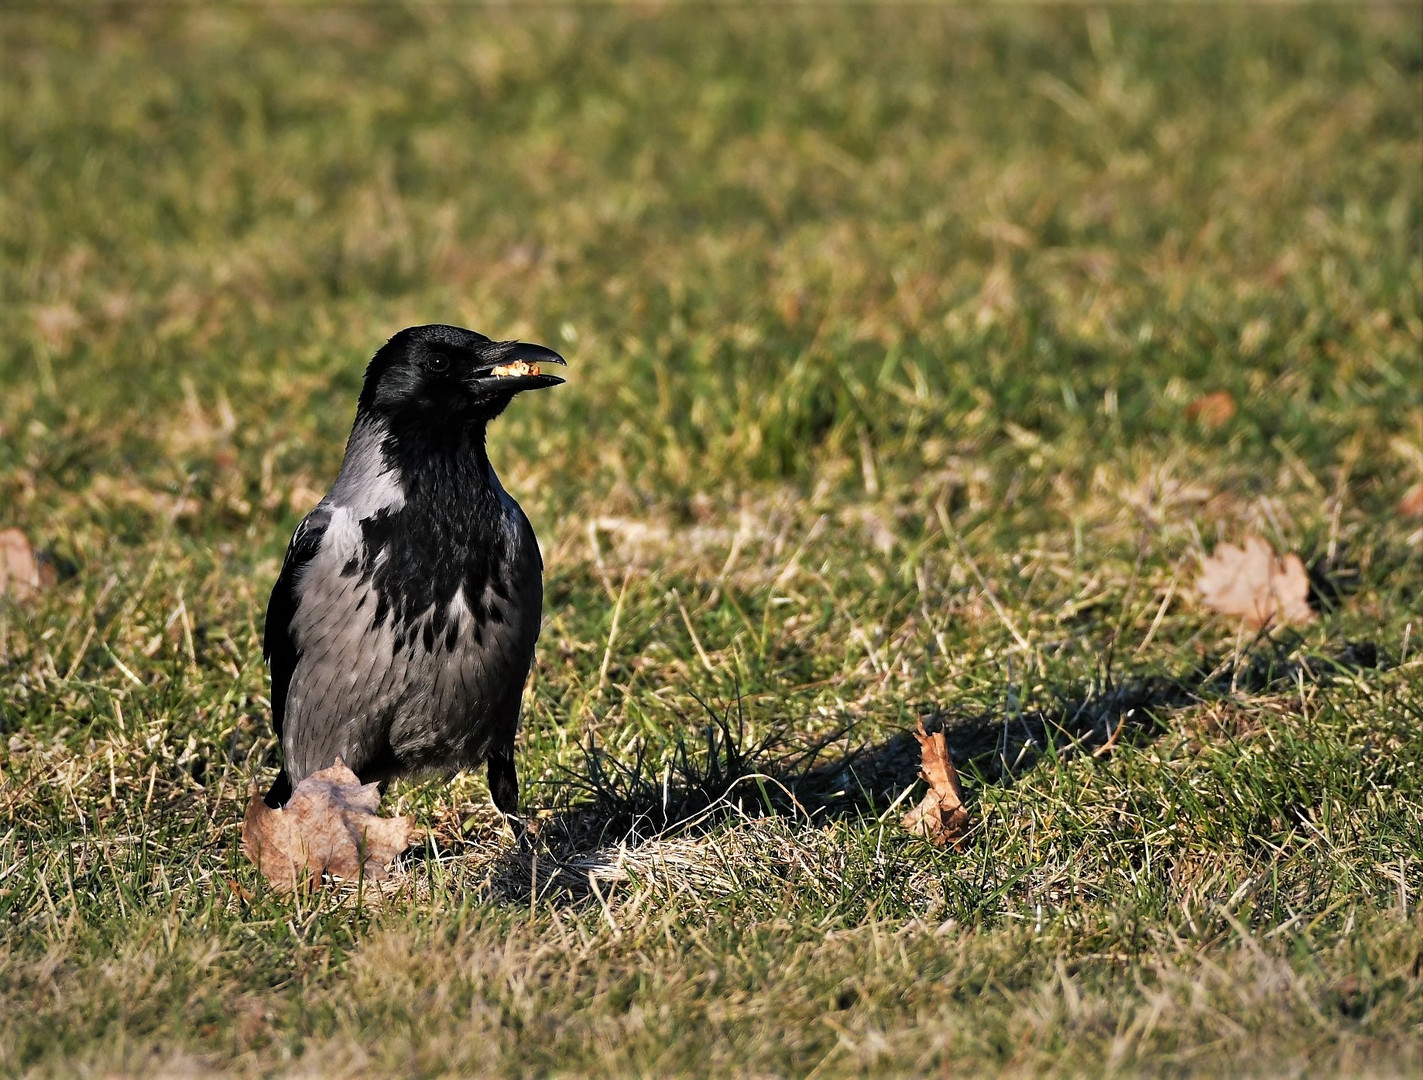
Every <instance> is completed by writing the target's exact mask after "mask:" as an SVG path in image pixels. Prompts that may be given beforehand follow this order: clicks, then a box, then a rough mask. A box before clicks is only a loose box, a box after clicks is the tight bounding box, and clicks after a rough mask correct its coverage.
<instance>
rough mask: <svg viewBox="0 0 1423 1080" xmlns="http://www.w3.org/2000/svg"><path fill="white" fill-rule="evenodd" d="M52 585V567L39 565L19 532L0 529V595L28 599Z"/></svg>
mask: <svg viewBox="0 0 1423 1080" xmlns="http://www.w3.org/2000/svg"><path fill="white" fill-rule="evenodd" d="M53 584H54V568H53V567H52V566H51V565H49V564H48V563H45V562H41V561H40V559H39V558H38V557H37V556H36V555H35V549H34V548H33V547H31V546H30V541H29V538H28V537H26V536H25V534H24V533H22V532H21V531H20V530H19V529H4V530H0V596H13V597H14V598H15V599H16V600H28V599H29V598H30V597H32V596H34V595H35V594H36V593H38V592H39V591H40V590H41V589H43V588H44V587H46V586H47V585H53Z"/></svg>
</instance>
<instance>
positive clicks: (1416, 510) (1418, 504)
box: [1398, 484, 1423, 518]
mask: <svg viewBox="0 0 1423 1080" xmlns="http://www.w3.org/2000/svg"><path fill="white" fill-rule="evenodd" d="M1398 512H1399V514H1400V515H1401V516H1403V517H1406V518H1423V484H1414V485H1413V486H1412V487H1411V488H1409V489H1408V491H1407V492H1406V493H1405V494H1404V496H1403V498H1401V499H1399V500H1398Z"/></svg>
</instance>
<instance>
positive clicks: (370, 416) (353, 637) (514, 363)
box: [262, 325, 564, 815]
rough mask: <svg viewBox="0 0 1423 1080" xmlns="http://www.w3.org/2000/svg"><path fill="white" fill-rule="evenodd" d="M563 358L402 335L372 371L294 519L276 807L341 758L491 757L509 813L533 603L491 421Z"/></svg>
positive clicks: (526, 548) (363, 775)
mask: <svg viewBox="0 0 1423 1080" xmlns="http://www.w3.org/2000/svg"><path fill="white" fill-rule="evenodd" d="M563 363H564V360H563V357H561V356H559V355H558V354H557V353H556V352H553V351H552V350H551V349H546V348H544V347H543V346H541V345H529V344H526V343H525V342H522V341H491V340H490V339H489V338H487V337H485V336H484V335H482V334H476V333H474V332H473V331H471V330H464V329H461V328H460V327H457V326H438V325H436V326H414V327H411V328H409V329H407V330H402V331H400V333H398V334H396V335H395V336H394V337H393V338H391V339H390V340H389V341H388V342H386V343H385V345H384V346H383V347H382V348H381V349H380V351H379V352H377V353H376V354H375V357H374V358H373V359H372V360H371V362H370V366H369V367H367V368H366V377H365V384H364V386H363V387H362V389H361V396H360V400H359V402H358V403H357V406H356V422H355V425H354V427H353V428H352V429H351V437H350V439H349V441H348V442H347V443H346V458H345V461H344V462H343V463H342V465H341V471H340V473H339V474H338V475H337V477H336V482H335V483H334V484H333V485H332V487H331V490H330V491H329V492H328V493H327V495H326V497H325V498H324V499H322V500H321V502H320V503H318V504H317V506H316V509H314V510H312V511H311V513H309V514H308V515H307V516H306V517H305V519H303V520H302V522H301V524H300V525H298V526H297V530H296V533H295V535H293V536H292V539H291V544H290V545H289V546H288V548H287V555H286V560H285V562H283V564H282V572H281V575H280V576H279V577H278V578H277V584H276V587H275V588H273V589H272V598H271V600H270V601H269V602H268V604H267V623H266V629H265V632H264V635H263V639H262V652H263V655H264V656H265V657H266V659H267V663H268V665H269V667H270V669H271V674H272V726H273V728H274V729H275V730H276V734H277V738H278V739H279V740H280V741H281V749H282V763H283V768H282V771H281V773H280V774H278V776H277V780H276V783H274V784H273V785H272V789H271V790H270V791H269V792H268V793H267V796H266V801H267V803H268V805H270V806H280V805H282V804H283V803H285V802H286V800H287V798H288V797H289V796H290V795H291V792H292V789H293V787H294V786H295V785H296V784H299V783H300V782H301V781H302V779H303V778H305V777H307V776H309V775H311V774H312V773H313V772H316V771H318V770H320V769H324V768H326V767H327V766H329V765H331V764H333V763H334V762H335V760H336V758H337V757H340V758H341V759H342V760H343V761H345V763H346V764H347V765H348V766H350V768H351V769H352V771H353V772H355V773H356V775H357V776H359V777H360V779H361V781H362V783H371V782H372V781H381V782H384V781H387V780H389V779H390V778H392V777H395V776H401V775H407V774H411V773H443V774H446V775H448V774H452V773H454V772H456V771H458V770H460V769H465V768H473V767H475V766H477V765H479V764H481V763H484V762H487V763H488V768H489V790H490V794H491V796H492V797H493V800H494V804H495V806H496V807H498V808H499V810H500V811H501V812H503V813H504V814H508V815H512V814H514V812H515V811H516V810H517V809H518V804H519V782H518V777H517V775H516V774H515V771H514V734H515V732H516V731H517V729H518V725H519V704H520V699H521V698H522V696H523V690H524V681H525V679H527V678H528V674H529V668H530V665H531V664H532V662H533V657H534V642H535V640H537V638H538V636H539V619H540V615H541V612H542V607H543V560H542V558H541V557H540V555H539V546H538V540H537V539H536V538H535V537H534V530H533V528H532V526H530V524H529V519H528V518H527V517H525V516H524V512H523V511H522V510H521V509H519V504H518V503H516V502H515V501H514V499H513V498H512V497H511V496H510V495H509V493H508V492H506V491H505V490H504V488H503V487H502V486H501V485H500V483H499V478H498V477H497V476H495V475H494V469H493V467H492V466H491V465H490V463H489V455H488V453H487V452H486V450H485V429H486V427H487V425H488V424H489V421H491V420H493V419H494V418H495V417H496V416H498V415H499V414H500V413H501V412H503V411H504V408H505V407H506V406H507V405H508V404H509V402H510V401H512V400H513V398H514V396H515V395H516V394H519V393H521V392H522V391H525V390H537V389H540V388H543V387H547V386H557V385H558V384H559V383H561V382H563V380H562V379H560V378H558V377H557V376H554V375H548V374H545V373H543V372H542V371H541V370H540V368H541V367H542V366H543V365H545V364H560V365H561V364H563Z"/></svg>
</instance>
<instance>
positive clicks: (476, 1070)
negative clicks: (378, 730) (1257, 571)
mask: <svg viewBox="0 0 1423 1080" xmlns="http://www.w3.org/2000/svg"><path fill="white" fill-rule="evenodd" d="M0 31H3V41H2V42H0V70H3V72H4V74H3V84H0V85H3V95H4V100H3V106H4V107H3V110H0V130H3V145H0V154H3V175H4V177H5V182H4V185H3V190H2V191H0V250H2V251H3V257H0V284H2V286H3V298H4V303H3V305H0V331H3V342H4V345H3V348H0V526H5V525H17V526H19V527H21V528H23V529H24V530H25V531H26V533H27V534H28V535H29V536H30V537H32V538H33V539H34V541H35V542H36V543H37V544H38V545H40V546H41V547H43V548H45V549H46V550H47V551H49V552H50V553H51V554H52V557H53V559H54V561H55V563H56V565H57V566H58V567H59V568H60V570H61V579H60V581H59V583H58V584H57V585H56V586H54V587H53V588H52V589H50V590H49V591H48V592H47V593H45V594H44V595H43V596H42V597H41V598H40V599H39V600H38V601H36V602H33V603H28V604H25V605H16V604H11V603H3V604H2V605H0V735H3V739H0V926H3V927H4V929H3V930H2V931H0V1070H3V1071H5V1072H6V1073H14V1074H21V1073H30V1074H36V1075H66V1076H67V1075H76V1074H77V1075H93V1076H99V1075H109V1074H112V1073H116V1072H117V1073H135V1074H149V1075H165V1074H169V1073H176V1074H189V1073H207V1072H217V1073H229V1074H235V1075H265V1074H286V1073H291V1072H295V1073H308V1074H330V1075H349V1076H355V1075H378V1074H389V1075H411V1076H437V1075H509V1076H514V1075H564V1076H573V1075H645V1076H659V1077H660V1076H679V1075H686V1076H697V1075H708V1074H713V1075H723V1076H746V1077H753V1076H779V1075H787V1076H790V1075H797V1076H799V1075H811V1074H814V1075H816V1076H820V1077H831V1076H847V1075H860V1074H873V1075H900V1076H925V1075H944V1076H950V1075H953V1076H958V1075H995V1076H1033V1075H1046V1074H1052V1075H1084V1076H1089V1075H1090V1076H1096V1075H1104V1074H1110V1075H1136V1074H1152V1075H1158V1074H1164V1075H1176V1076H1190V1075H1203V1076H1209V1075H1221V1074H1230V1075H1259V1076H1285V1075H1288V1076H1303V1075H1308V1076H1327V1075H1340V1076H1369V1075H1372V1076H1379V1077H1385V1076H1399V1075H1419V1074H1420V1073H1423V916H1420V914H1419V901H1420V898H1423V855H1420V852H1423V653H1420V645H1423V643H1421V642H1420V640H1419V639H1420V637H1423V624H1420V619H1419V611H1420V599H1419V598H1420V596H1423V558H1420V548H1423V522H1420V521H1419V520H1418V519H1416V518H1415V519H1409V518H1407V517H1406V516H1404V515H1403V514H1401V513H1400V512H1399V510H1398V509H1397V508H1398V506H1399V503H1400V500H1401V499H1402V498H1403V497H1404V495H1405V493H1406V492H1407V491H1408V490H1409V489H1410V488H1411V487H1412V486H1413V485H1415V484H1417V483H1419V482H1420V481H1423V362H1420V352H1421V351H1423V255H1420V240H1423V171H1420V167H1419V162H1420V160H1423V111H1420V108H1419V101H1420V94H1421V93H1423V31H1420V22H1419V9H1418V8H1417V7H1416V6H1406V5H1400V6H1396V7H1362V6H1359V7H1353V6H1350V7H1310V8H1294V7H1290V8H1282V7H1261V8H1237V7H1234V6H1230V5H1213V6H1204V7H1195V6H1189V7H1179V8H1163V9H1160V10H1157V9H1153V8H1148V7H1137V6H1132V7H1122V8H1103V9H1081V8H1076V7H1065V8H1053V7H1041V8H1040V7H1007V8H999V7H993V6H988V5H985V6H981V7H966V8H943V9H940V8H935V7H922V6H892V7H885V8H875V7H866V6H843V7H842V6H823V7H822V6H817V5H806V6H792V7H777V8H771V9H765V10H758V9H753V8H742V7H735V6H731V7H716V8H713V9H711V10H702V11H693V10H691V9H689V8H683V7H680V6H677V5H669V6H666V7H662V6H654V7H642V6H628V7H610V8H578V7H545V8H538V9H536V10H532V11H529V12H520V11H515V10H503V9H492V10H487V11H486V10H482V9H477V8H464V7H458V6H450V7H446V6H428V5H420V4H412V5H407V6H403V7H399V8H391V9H384V8H381V9H376V8H363V7H359V6H344V7H331V6H306V5H273V6H269V7H262V6H251V5H249V6H242V7H233V8H230V9H224V8H220V7H212V8H187V7H183V6H145V5H127V4H119V5H114V6H112V7H103V8H100V7H99V6H97V5H96V6H93V7H92V8H91V7H89V6H75V7H72V8H55V9H50V8H47V7H33V8H30V9H21V8H11V9H9V10H6V11H4V12H0ZM427 321H452V322H458V323H463V324H465V325H470V326H473V327H475V328H476V329H480V330H483V331H486V332H488V333H491V334H496V335H500V336H504V337H513V336H516V335H517V336H520V337H524V338H527V339H531V340H539V341H545V342H547V343H549V344H550V345H553V346H555V347H557V348H559V349H560V350H561V351H562V352H564V353H565V354H566V355H567V356H568V357H569V359H570V383H569V385H568V386H566V387H564V388H562V389H560V390H558V391H557V392H555V393H551V394H547V395H538V396H537V397H536V398H531V399H529V400H526V401H521V402H519V403H518V404H517V405H516V406H515V407H514V408H513V409H511V410H510V412H509V414H508V415H507V416H506V417H505V418H504V419H502V420H501V421H500V422H499V424H498V426H497V430H496V432H495V433H494V437H493V447H492V452H493V454H494V457H495V459H496V464H497V465H498V467H499V468H500V471H501V474H502V475H503V477H504V479H505V483H506V486H508V487H509V488H510V490H511V491H513V492H515V493H516V495H517V496H518V498H519V499H520V500H521V501H522V503H523V505H524V507H525V509H526V510H527V511H528V513H529V515H530V517H531V518H532V520H533V522H534V525H535V527H536V529H537V530H538V532H539V535H540V537H541V538H542V542H543V547H544V553H545V562H546V564H547V594H548V602H547V618H546V624H545V628H544V632H543V638H542V641H541V647H540V654H539V660H538V665H537V674H536V677H535V679H534V681H533V683H532V686H531V688H530V691H529V695H528V699H527V706H526V717H527V720H526V726H525V730H524V733H523V735H522V736H521V743H520V771H521V775H522V777H523V780H524V785H525V799H526V802H527V804H528V805H529V807H530V808H531V809H537V810H538V815H537V816H538V817H539V823H540V828H541V836H542V845H541V847H540V849H539V862H538V863H537V864H534V863H533V862H531V860H530V859H528V858H527V857H523V856H520V855H519V854H518V853H517V852H516V851H514V850H513V848H512V847H511V844H510V841H509V838H508V837H507V835H506V834H504V833H502V832H501V831H500V830H499V828H498V827H497V826H496V823H495V820H494V817H493V815H492V813H491V812H490V811H489V810H488V809H486V803H487V795H486V792H485V790H484V787H483V781H482V779H480V778H478V777H462V778H460V779H458V780H457V781H456V782H454V783H453V784H450V785H445V784H441V783H426V784H421V785H403V786H402V785H397V786H396V787H395V788H394V789H393V791H392V796H393V798H392V799H391V800H389V803H390V805H392V806H393V807H398V808H399V809H400V810H402V811H403V812H409V813H413V814H414V815H415V816H416V817H417V819H418V820H419V822H420V823H421V824H422V825H423V826H425V827H427V828H429V829H430V830H431V838H430V839H429V840H428V841H427V843H426V844H425V846H424V847H423V848H421V849H420V850H418V851H416V852H415V853H414V854H413V855H412V856H411V857H410V859H409V861H408V864H407V865H406V866H405V867H404V869H403V871H402V873H401V874H400V875H399V876H398V877H397V882H396V886H395V887H394V888H393V889H391V890H389V891H387V892H385V893H383V894H382V893H376V892H374V891H373V890H369V889H367V890H365V891H363V892H361V893H359V894H358V893H356V892H354V891H349V890H348V891H342V890H337V889H328V890H325V891H322V892H320V893H317V894H315V895H311V896H301V897H297V898H283V897H279V896H276V895H273V894H272V893H270V892H268V891H266V890H265V889H263V887H262V884H261V882H260V880H259V878H258V876H257V875H256V873H255V872H254V870H253V869H252V867H251V866H249V865H248V864H246V863H245V861H244V860H243V858H242V856H241V854H240V851H239V849H238V844H237V830H238V825H239V822H240V820H241V816H242V805H243V802H244V800H245V799H246V797H247V794H248V791H249V788H250V786H251V785H252V784H253V783H254V782H256V783H262V782H265V781H267V780H268V779H269V778H270V776H271V773H272V770H273V768H274V765H275V761H276V758H275V753H276V748H275V746H274V743H273V740H272V738H271V736H270V733H269V727H268V706H267V701H266V693H267V685H266V680H265V672H264V670H263V667H262V663H261V658H260V647H259V631H260V621H261V616H262V609H263V604H264V602H265V599H266V593H267V590H268V589H269V587H270V585H271V582H272V581H273V579H274V577H275V574H276V571H277V567H278V564H279V559H280V558H281V554H282V551H283V547H284V544H285V542H286V539H287V537H288V536H289V535H290V531H291V529H292V528H293V526H294V525H295V523H296V522H297V520H299V518H300V516H301V514H302V513H304V512H305V510H307V509H308V508H309V507H310V505H311V504H312V503H313V502H314V500H315V498H317V497H318V496H319V495H320V493H321V492H322V491H324V490H325V486H326V485H327V484H328V483H329V481H330V479H331V478H332V476H333V475H334V472H335V469H336V467H337V465H338V463H339V460H340V455H341V451H342V447H343V440H344V436H345V433H346V431H347V430H348V427H349V423H350V419H351V413H352V410H353V408H354V401H355V395H356V391H357V388H358V385H359V379H360V375H361V371H362V368H363V364H364V361H365V359H366V358H367V357H368V356H369V354H370V352H371V351H372V350H373V349H374V348H375V347H376V346H377V345H378V344H379V343H380V342H381V341H382V340H384V338H385V337H386V336H388V335H389V334H390V333H391V332H393V331H394V330H395V329H398V328H399V327H401V326H404V325H408V324H412V323H417V322H427ZM1220 390H1225V391H1229V392H1230V393H1231V394H1232V395H1233V396H1234V399H1235V401H1236V403H1237V406H1238V409H1237V412H1236V414H1235V416H1234V417H1233V418H1232V419H1230V420H1229V421H1228V422H1226V423H1225V424H1223V425H1221V426H1219V427H1217V428H1211V427H1208V426H1205V425H1203V424H1202V423H1200V422H1198V421H1195V420H1192V419H1191V418H1190V417H1189V416H1188V414H1187V406H1188V405H1189V403H1190V402H1192V401H1193V400H1195V399H1196V398H1198V397H1199V396H1201V395H1203V394H1206V393H1211V392H1215V391H1220ZM1252 531H1254V532H1260V533H1262V534H1263V535H1265V536H1266V537H1267V538H1268V539H1270V540H1271V541H1272V542H1273V543H1274V544H1275V545H1276V546H1277V547H1278V548H1279V549H1281V550H1284V549H1290V550H1295V551H1298V552H1300V553H1301V554H1302V556H1303V557H1304V558H1305V560H1306V561H1307V562H1308V563H1309V564H1310V565H1311V568H1312V570H1313V571H1314V575H1315V579H1316V582H1317V584H1318V586H1319V593H1320V600H1319V603H1320V606H1321V618H1320V620H1319V621H1318V622H1317V623H1316V624H1315V625H1313V626H1310V627H1308V628H1305V629H1304V630H1300V631H1295V630H1288V629H1286V630H1280V631H1277V632H1276V633H1275V634H1274V635H1273V636H1263V637H1255V636H1254V635H1251V634H1242V633H1240V631H1239V628H1238V627H1236V626H1235V625H1234V624H1233V623H1231V622H1230V621H1229V620H1226V619H1222V618H1220V617H1217V616H1213V615H1211V614H1210V613H1209V612H1206V611H1204V610H1202V609H1201V608H1200V607H1199V606H1198V605H1197V604H1196V603H1195V602H1194V601H1193V597H1192V592H1191V582H1192V580H1193V578H1194V574H1195V572H1196V568H1197V566H1198V560H1199V558H1200V557H1201V555H1202V554H1203V553H1204V552H1205V551H1206V550H1209V549H1210V548H1212V547H1213V546H1214V544H1215V543H1216V542H1217V540H1218V539H1227V540H1239V539H1240V538H1242V537H1243V536H1244V535H1246V534H1247V533H1248V532H1252ZM919 717H929V718H933V719H936V720H938V721H940V722H942V723H943V724H944V725H945V726H946V727H947V729H948V730H949V732H950V745H951V746H952V747H953V749H954V752H955V755H956V758H957V760H958V761H959V763H960V765H961V766H962V767H963V770H964V774H965V781H966V787H967V791H968V796H969V802H970V807H971V809H972V811H973V815H974V818H975V822H976V827H975V829H974V831H973V833H972V834H971V836H970V837H969V838H968V840H967V843H966V845H965V847H964V849H963V850H962V851H954V850H948V851H939V850H936V849H933V848H931V847H929V846H927V845H926V844H924V843H923V842H922V841H919V840H916V839H914V838H912V837H910V836H908V835H905V834H904V833H903V832H902V830H900V829H899V828H898V825H897V821H898V816H899V812H900V810H901V809H902V808H903V804H901V806H900V807H898V808H895V809H893V810H891V805H892V803H893V801H894V800H895V799H896V798H897V797H898V796H899V795H901V794H902V793H903V792H904V791H905V789H906V788H908V787H910V785H911V784H912V782H913V778H914V770H915V762H914V759H913V754H912V753H911V752H910V749H909V747H908V746H906V735H905V733H906V732H907V731H908V730H910V729H911V728H912V727H913V724H914V722H915V720H916V718H919ZM1118 729H1119V730H1118ZM1113 732H1118V733H1117V736H1116V742H1115V743H1113V744H1112V747H1114V748H1108V747H1106V743H1107V740H1108V738H1109V736H1111V734H1112V733H1113ZM847 755H849V758H848V760H847ZM728 792H729V794H728ZM915 794H917V790H916V791H913V792H911V794H910V797H911V798H912V797H914V795H915ZM689 815H690V817H689ZM590 876H591V880H592V883H591V884H590V880H589V879H590ZM534 884H537V888H534V887H532V886H533V885H534Z"/></svg>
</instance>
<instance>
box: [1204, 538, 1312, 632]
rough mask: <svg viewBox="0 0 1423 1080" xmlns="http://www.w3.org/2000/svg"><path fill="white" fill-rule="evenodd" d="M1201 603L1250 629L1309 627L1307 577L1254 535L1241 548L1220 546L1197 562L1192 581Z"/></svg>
mask: <svg viewBox="0 0 1423 1080" xmlns="http://www.w3.org/2000/svg"><path fill="white" fill-rule="evenodd" d="M1196 591H1197V592H1199V593H1200V595H1201V602H1202V603H1203V604H1205V605H1206V607H1208V608H1210V609H1211V610H1212V611H1218V612H1220V613H1221V614H1222V615H1234V616H1238V617H1240V618H1243V619H1244V620H1245V621H1246V623H1247V624H1248V625H1250V626H1254V627H1261V626H1264V625H1265V624H1266V623H1293V624H1294V625H1296V626H1305V625H1307V624H1309V623H1312V622H1314V620H1315V614H1314V609H1312V608H1311V607H1310V606H1309V574H1308V572H1306V570H1305V568H1304V563H1303V562H1301V561H1300V557H1299V556H1298V555H1296V554H1294V553H1293V552H1290V553H1289V554H1287V555H1286V556H1285V557H1284V558H1283V559H1281V558H1277V557H1276V555H1275V552H1274V549H1273V548H1271V547H1270V545H1269V544H1267V543H1266V542H1265V541H1264V540H1262V539H1261V538H1260V537H1258V536H1249V537H1246V539H1245V546H1244V547H1236V546H1235V545H1234V544H1221V545H1220V546H1219V547H1217V548H1216V549H1215V553H1214V554H1213V555H1211V556H1210V557H1209V558H1207V559H1205V560H1204V561H1203V562H1202V563H1201V576H1200V577H1199V578H1198V579H1197V580H1196Z"/></svg>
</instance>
